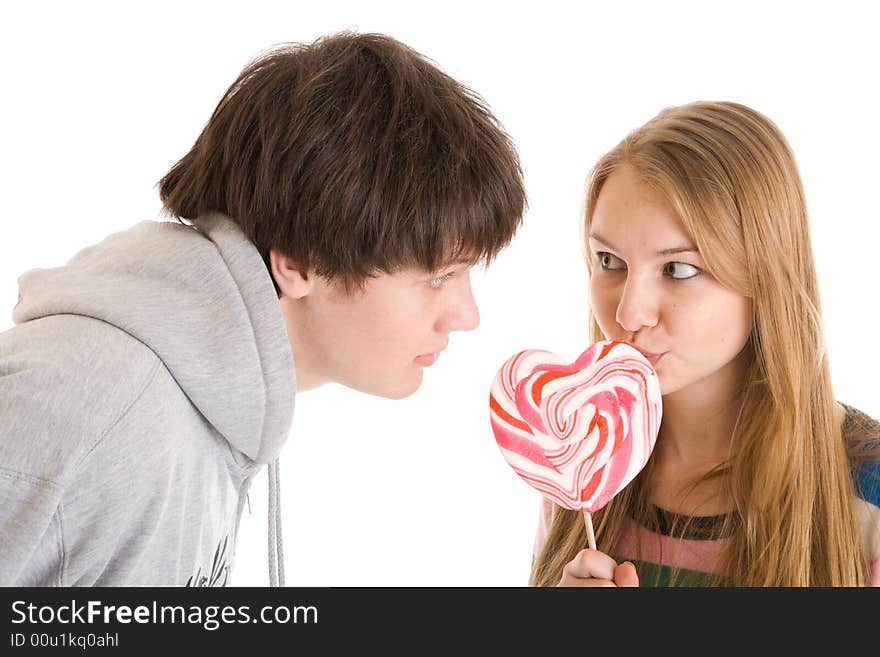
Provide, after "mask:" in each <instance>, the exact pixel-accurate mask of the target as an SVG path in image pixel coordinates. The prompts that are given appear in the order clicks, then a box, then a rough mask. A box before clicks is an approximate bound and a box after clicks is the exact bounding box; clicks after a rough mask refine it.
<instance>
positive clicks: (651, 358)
mask: <svg viewBox="0 0 880 657" xmlns="http://www.w3.org/2000/svg"><path fill="white" fill-rule="evenodd" d="M631 346H632V347H633V349H635V350H636V351H638V352H639V353H640V354H642V356H644V357H645V358H647V359H648V362H649V363H651V365H652V366H656V365H657V363H659V362H660V359H661V358H663V356H665V355H666V353H667V352H665V351H664V352H662V353H659V354H655V353H653V352H651V351H648V350H647V349H642V348H641V347H637V346H636V345H631Z"/></svg>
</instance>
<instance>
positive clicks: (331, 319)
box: [0, 33, 526, 586]
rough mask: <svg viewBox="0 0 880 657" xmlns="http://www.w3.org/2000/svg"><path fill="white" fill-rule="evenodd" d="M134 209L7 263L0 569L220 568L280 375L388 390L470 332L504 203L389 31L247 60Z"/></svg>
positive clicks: (472, 115) (138, 577) (278, 414)
mask: <svg viewBox="0 0 880 657" xmlns="http://www.w3.org/2000/svg"><path fill="white" fill-rule="evenodd" d="M159 187H160V195H161V198H162V200H163V203H164V204H165V207H166V210H167V211H168V213H169V214H170V215H171V216H172V217H174V218H175V219H177V221H176V222H153V221H145V222H141V223H139V224H137V225H135V226H134V227H133V228H131V229H129V230H127V231H125V232H122V233H117V234H114V235H111V236H109V237H108V238H107V239H105V240H104V241H103V242H101V243H99V244H97V245H95V246H92V247H89V248H87V249H84V250H83V251H81V252H80V253H78V254H76V255H75V256H74V257H73V259H72V260H71V261H70V262H69V263H68V264H67V265H66V266H64V267H59V268H56V269H48V270H33V271H30V272H27V273H26V274H24V275H23V276H22V277H21V278H20V279H19V286H20V291H21V292H20V300H19V303H18V305H17V306H16V308H15V310H14V313H13V319H14V321H15V323H16V324H17V326H15V327H14V328H12V329H10V330H9V331H6V332H4V333H0V416H2V418H3V424H2V426H0V584H2V585H91V586H108V585H114V586H115V585H177V584H189V585H215V584H221V585H222V584H225V583H227V582H228V578H229V571H230V568H231V564H232V556H233V553H234V546H235V538H236V531H237V528H238V521H239V518H240V515H241V511H242V506H243V504H244V500H245V496H246V494H247V491H248V489H249V486H250V483H251V481H252V480H253V477H254V476H255V475H256V474H257V472H258V471H259V470H260V468H261V467H262V466H263V465H264V464H269V487H270V497H269V506H270V508H269V515H270V521H269V530H270V546H271V547H270V555H269V559H270V581H271V583H273V584H276V583H280V584H283V583H284V582H283V569H282V568H281V563H280V562H281V554H280V527H279V522H280V514H279V509H278V504H277V502H278V486H277V484H278V479H279V475H278V467H277V457H278V454H279V452H280V450H281V448H282V446H283V444H284V442H285V440H286V438H287V434H288V431H289V429H290V423H291V420H292V414H293V406H294V396H295V393H296V391H303V390H308V389H310V388H314V387H316V386H319V385H321V384H322V383H326V382H330V381H333V382H338V383H341V384H343V385H346V386H349V387H351V388H355V389H357V390H361V391H364V392H367V393H371V394H375V395H381V396H384V397H390V398H395V399H397V398H401V397H404V396H406V395H409V394H411V393H413V392H414V391H415V390H416V389H417V388H418V387H419V384H420V383H421V379H422V372H423V368H424V367H426V366H428V365H431V364H432V363H433V362H434V361H435V360H436V359H437V356H438V354H439V352H441V351H442V350H443V349H444V348H445V347H446V344H447V340H448V336H449V334H450V333H451V332H452V331H457V330H470V329H473V328H475V327H476V326H477V324H478V322H479V315H478V311H477V307H476V304H475V302H474V299H473V296H472V294H471V289H470V279H469V270H470V268H471V267H472V266H473V265H475V264H476V263H478V262H484V263H489V262H490V261H491V260H492V258H493V257H494V256H495V255H496V254H497V253H498V252H499V251H500V250H501V249H502V248H503V247H504V246H506V245H507V244H508V243H509V242H510V240H511V239H512V237H513V235H514V233H515V232H516V230H517V228H518V226H519V224H520V222H521V218H522V214H523V212H524V209H525V203H526V199H525V193H524V190H523V183H522V173H521V170H520V166H519V162H518V159H517V155H516V152H515V149H514V148H513V145H512V144H511V142H510V140H509V138H508V137H507V136H506V134H505V133H504V131H503V130H502V129H501V127H500V126H499V125H498V123H497V121H496V120H495V119H494V118H493V116H492V114H491V113H490V111H489V110H488V109H487V108H486V106H485V105H484V104H483V103H482V101H481V100H480V99H479V98H478V97H477V96H476V95H474V94H473V92H471V91H469V90H468V89H467V88H465V87H463V86H462V85H461V84H459V83H457V82H456V81H454V80H453V79H451V78H450V77H448V76H447V75H445V74H444V73H442V72H441V71H440V70H438V69H437V68H436V67H435V66H434V65H433V64H431V63H430V62H429V61H428V60H426V59H425V58H424V57H422V56H421V55H419V54H418V53H416V52H415V51H413V50H411V49H410V48H408V47H407V46H405V45H403V44H401V43H399V42H397V41H395V40H394V39H391V38H389V37H387V36H383V35H377V34H353V33H341V34H337V35H333V36H329V37H325V38H322V39H319V40H317V41H316V42H314V43H312V44H307V45H286V46H284V47H279V48H275V49H273V50H271V51H269V52H268V53H266V54H265V55H264V56H262V57H260V58H258V59H257V60H256V61H254V62H253V63H252V64H250V65H249V66H248V67H247V68H246V69H245V70H244V71H243V72H242V73H241V75H240V76H239V78H238V79H237V80H236V81H235V82H234V83H233V84H232V86H231V87H230V88H229V90H228V91H227V92H226V94H225V95H224V97H223V98H222V100H221V101H220V103H219V105H218V106H217V109H216V110H215V111H214V114H213V116H212V117H211V119H210V120H209V121H208V124H207V125H206V126H205V129H204V130H203V131H202V134H201V135H200V136H199V138H198V139H197V140H196V143H195V145H194V146H193V147H192V149H191V150H190V152H189V153H187V154H186V155H185V156H184V157H183V159H181V160H180V161H179V162H178V163H177V164H175V165H174V167H172V169H171V170H170V171H169V172H168V174H167V175H166V176H165V177H164V178H163V179H162V180H161V181H160V186H159Z"/></svg>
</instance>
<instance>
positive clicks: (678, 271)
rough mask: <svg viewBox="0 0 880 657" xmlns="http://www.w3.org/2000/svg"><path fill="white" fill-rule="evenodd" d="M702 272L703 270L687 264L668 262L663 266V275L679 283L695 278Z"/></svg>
mask: <svg viewBox="0 0 880 657" xmlns="http://www.w3.org/2000/svg"><path fill="white" fill-rule="evenodd" d="M700 272H701V270H700V269H699V268H698V267H694V266H693V265H689V264H687V263H686V262H667V263H666V264H665V265H664V266H663V274H664V275H665V276H669V278H673V279H675V280H678V281H682V280H687V279H688V278H693V277H694V276H696V275H697V274H699V273H700Z"/></svg>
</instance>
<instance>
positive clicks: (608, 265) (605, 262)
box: [596, 251, 625, 270]
mask: <svg viewBox="0 0 880 657" xmlns="http://www.w3.org/2000/svg"><path fill="white" fill-rule="evenodd" d="M596 257H598V258H599V264H600V265H601V266H602V269H606V270H615V269H624V267H625V265H624V264H623V261H622V260H621V259H620V258H618V257H617V256H616V255H611V254H610V253H608V252H607V251H597V252H596Z"/></svg>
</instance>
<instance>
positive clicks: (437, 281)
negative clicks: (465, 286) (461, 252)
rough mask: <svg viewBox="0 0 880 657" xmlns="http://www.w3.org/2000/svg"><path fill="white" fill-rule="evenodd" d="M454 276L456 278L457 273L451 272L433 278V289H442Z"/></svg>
mask: <svg viewBox="0 0 880 657" xmlns="http://www.w3.org/2000/svg"><path fill="white" fill-rule="evenodd" d="M453 276H455V272H453V271H450V272H447V273H445V274H443V275H442V276H438V277H437V278H432V279H431V287H433V288H435V289H436V288H441V287H443V284H444V283H445V282H446V281H448V280H449V279H450V278H452V277H453Z"/></svg>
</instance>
